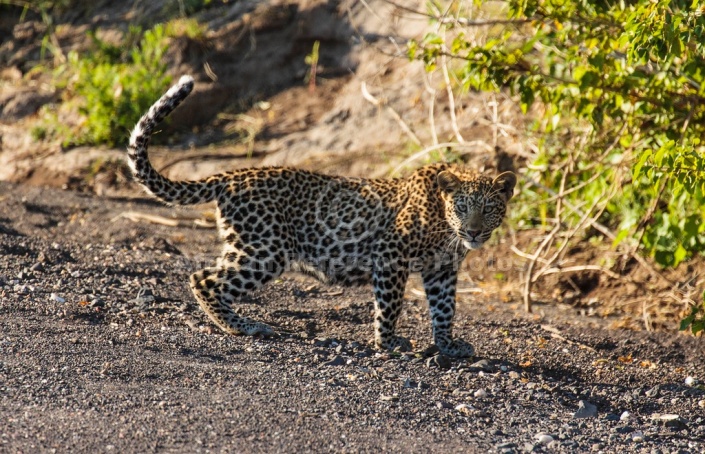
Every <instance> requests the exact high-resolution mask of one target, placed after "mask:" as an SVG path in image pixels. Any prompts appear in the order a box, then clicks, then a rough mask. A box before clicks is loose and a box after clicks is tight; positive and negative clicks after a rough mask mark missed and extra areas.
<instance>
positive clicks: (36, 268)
mask: <svg viewBox="0 0 705 454" xmlns="http://www.w3.org/2000/svg"><path fill="white" fill-rule="evenodd" d="M30 270H32V271H44V265H42V263H41V262H37V263H35V264H34V265H32V267H31V268H30Z"/></svg>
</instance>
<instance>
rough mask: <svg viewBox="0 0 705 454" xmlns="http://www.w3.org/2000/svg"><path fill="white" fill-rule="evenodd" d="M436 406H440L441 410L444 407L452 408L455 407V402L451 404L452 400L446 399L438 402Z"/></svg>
mask: <svg viewBox="0 0 705 454" xmlns="http://www.w3.org/2000/svg"><path fill="white" fill-rule="evenodd" d="M436 408H438V409H439V410H441V409H443V408H445V409H451V408H453V404H451V403H450V402H445V401H441V402H436Z"/></svg>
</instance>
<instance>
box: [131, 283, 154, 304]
mask: <svg viewBox="0 0 705 454" xmlns="http://www.w3.org/2000/svg"><path fill="white" fill-rule="evenodd" d="M155 299H156V298H154V294H153V293H152V290H151V289H150V288H148V287H142V288H141V289H140V290H139V292H137V296H136V297H135V299H134V302H135V303H136V304H148V303H153V302H154V301H155Z"/></svg>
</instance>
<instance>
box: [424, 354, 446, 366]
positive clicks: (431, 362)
mask: <svg viewBox="0 0 705 454" xmlns="http://www.w3.org/2000/svg"><path fill="white" fill-rule="evenodd" d="M451 365H452V363H451V361H450V358H448V357H447V356H446V355H436V356H432V357H430V358H428V359H427V360H426V367H434V366H435V367H438V368H439V369H450V367H451Z"/></svg>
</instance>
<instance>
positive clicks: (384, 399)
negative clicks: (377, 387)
mask: <svg viewBox="0 0 705 454" xmlns="http://www.w3.org/2000/svg"><path fill="white" fill-rule="evenodd" d="M379 400H381V401H382V402H397V401H398V400H399V396H398V395H396V394H392V395H391V396H388V395H385V394H382V395H381V396H379Z"/></svg>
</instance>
